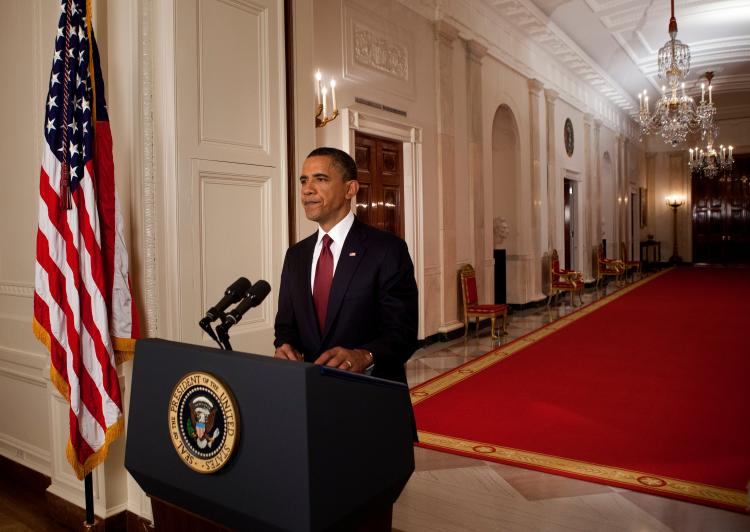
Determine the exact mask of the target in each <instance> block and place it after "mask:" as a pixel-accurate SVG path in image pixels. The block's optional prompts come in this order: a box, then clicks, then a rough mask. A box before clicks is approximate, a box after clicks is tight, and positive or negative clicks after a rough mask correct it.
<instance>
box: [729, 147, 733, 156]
mask: <svg viewBox="0 0 750 532" xmlns="http://www.w3.org/2000/svg"><path fill="white" fill-rule="evenodd" d="M733 149H734V146H729V158H730V159H731V158H732V150H733Z"/></svg>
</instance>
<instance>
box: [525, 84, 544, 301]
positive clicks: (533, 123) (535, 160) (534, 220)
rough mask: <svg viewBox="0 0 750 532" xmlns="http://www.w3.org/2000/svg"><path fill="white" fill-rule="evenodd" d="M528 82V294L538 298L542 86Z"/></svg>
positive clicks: (541, 241)
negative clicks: (529, 209) (529, 158)
mask: <svg viewBox="0 0 750 532" xmlns="http://www.w3.org/2000/svg"><path fill="white" fill-rule="evenodd" d="M528 84H529V123H530V127H531V242H532V243H531V255H532V264H533V269H534V271H533V273H532V280H533V282H532V285H531V289H532V294H533V295H532V298H533V300H539V299H542V298H543V297H544V294H543V293H542V275H543V274H542V256H543V255H544V252H545V251H546V250H545V249H544V244H546V242H547V235H545V234H544V227H543V225H542V197H543V196H544V192H545V191H543V183H542V160H541V159H542V141H541V132H542V124H541V118H540V112H539V111H540V106H541V104H542V90H543V89H544V85H543V84H542V82H541V81H539V80H538V79H530V80H529V81H528Z"/></svg>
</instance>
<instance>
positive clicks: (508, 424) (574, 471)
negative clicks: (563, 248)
mask: <svg viewBox="0 0 750 532" xmlns="http://www.w3.org/2000/svg"><path fill="white" fill-rule="evenodd" d="M749 304H750V270H747V269H745V270H742V269H709V268H705V269H701V268H678V269H674V270H670V271H667V272H665V273H663V274H661V275H658V276H654V277H650V278H648V279H646V280H644V281H643V282H640V283H637V284H635V285H632V286H629V287H627V288H625V289H622V290H619V291H618V292H616V293H614V294H612V295H611V296H609V297H607V298H604V299H602V300H600V301H598V302H596V303H592V304H590V305H587V306H586V307H583V308H582V309H581V310H579V311H577V312H575V313H573V314H571V315H569V316H567V317H565V318H563V319H561V320H559V321H556V322H554V323H552V324H550V325H548V326H546V327H543V328H541V329H538V330H537V331H534V332H532V333H530V334H528V335H527V336H525V337H523V338H520V339H518V340H516V341H515V342H513V343H510V344H508V345H504V346H501V347H499V348H498V349H496V350H494V351H491V352H489V353H487V354H486V355H483V356H482V357H480V358H478V359H477V360H474V361H472V362H470V363H468V364H465V365H463V366H461V367H459V368H457V369H455V370H453V371H450V372H448V373H446V374H444V375H441V376H440V377H437V378H435V379H433V380H431V381H429V382H427V383H425V384H422V385H420V386H417V387H416V388H414V389H413V390H412V392H411V393H412V402H413V404H414V411H415V414H416V418H417V428H418V430H419V437H420V442H421V443H420V445H421V446H423V447H428V448H432V449H437V450H441V451H446V452H452V453H456V454H463V455H466V456H471V457H475V458H481V459H483V460H491V461H497V462H502V463H509V464H513V465H518V466H522V467H528V468H532V469H538V470H542V471H547V472H551V473H557V474H562V475H566V476H571V477H575V478H581V479H584V480H591V481H595V482H602V483H605V484H612V485H616V486H620V487H626V488H630V489H636V490H640V491H647V492H649V493H657V494H661V495H665V496H668V497H675V498H680V499H685V500H689V501H692V502H699V503H703V504H708V505H712V506H719V507H722V508H727V509H732V510H736V511H745V507H746V505H747V483H748V481H749V480H750V416H748V407H750V340H748V338H749V335H748V332H749V331H750V310H748V305H749Z"/></svg>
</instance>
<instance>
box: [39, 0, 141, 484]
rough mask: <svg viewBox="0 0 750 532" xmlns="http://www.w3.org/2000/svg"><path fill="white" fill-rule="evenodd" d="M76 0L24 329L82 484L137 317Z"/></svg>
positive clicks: (67, 19) (60, 55) (53, 114)
mask: <svg viewBox="0 0 750 532" xmlns="http://www.w3.org/2000/svg"><path fill="white" fill-rule="evenodd" d="M86 7H87V6H86V0H78V1H75V0H62V1H61V11H62V13H61V15H60V23H59V25H58V28H57V35H56V37H55V55H54V58H53V61H52V73H51V75H50V82H49V93H48V94H47V101H46V117H45V124H44V140H45V142H44V143H43V147H42V149H43V151H44V153H43V156H42V170H41V176H40V180H39V229H38V231H37V245H36V276H35V293H34V321H33V329H34V333H35V334H36V336H37V338H39V340H41V341H42V342H43V343H44V344H45V345H46V346H47V348H48V349H49V352H50V358H51V367H50V379H51V380H52V382H54V383H55V385H56V386H57V389H58V390H59V391H60V393H61V394H62V395H63V396H64V397H65V398H66V399H67V400H68V402H69V403H70V412H69V421H70V438H69V440H68V448H67V456H68V461H69V462H70V464H71V465H72V466H73V469H74V470H75V472H76V474H77V475H78V478H81V479H82V478H83V477H84V476H85V475H86V474H88V473H89V472H90V471H91V470H92V469H93V468H95V467H96V466H97V465H98V464H99V463H101V462H102V461H103V460H104V459H105V458H106V456H107V450H108V447H109V444H110V443H111V442H112V441H113V440H114V439H116V438H117V437H118V436H119V435H120V434H121V433H122V432H123V428H124V422H123V409H122V397H121V395H120V386H119V382H118V380H117V370H116V363H117V362H119V361H122V360H126V359H128V358H130V357H131V356H132V353H133V348H134V344H135V338H137V337H138V315H137V312H136V306H135V302H134V301H133V297H132V292H131V287H130V279H129V276H128V255H127V251H126V248H125V242H124V239H123V223H122V217H121V215H120V210H119V209H120V206H119V203H118V201H117V195H116V191H115V182H114V165H113V161H112V135H111V132H110V128H109V118H108V116H107V108H106V104H105V102H104V82H103V78H102V73H101V69H100V67H99V52H98V50H97V47H96V41H95V40H94V33H93V28H92V26H91V17H90V13H88V14H87V12H86Z"/></svg>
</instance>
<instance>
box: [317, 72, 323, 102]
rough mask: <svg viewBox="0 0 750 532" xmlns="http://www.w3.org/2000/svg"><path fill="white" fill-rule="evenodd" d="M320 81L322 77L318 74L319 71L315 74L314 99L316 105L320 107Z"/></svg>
mask: <svg viewBox="0 0 750 532" xmlns="http://www.w3.org/2000/svg"><path fill="white" fill-rule="evenodd" d="M322 79H323V75H322V74H321V73H320V70H318V71H317V72H315V97H316V101H317V104H318V105H320V80H322Z"/></svg>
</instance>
